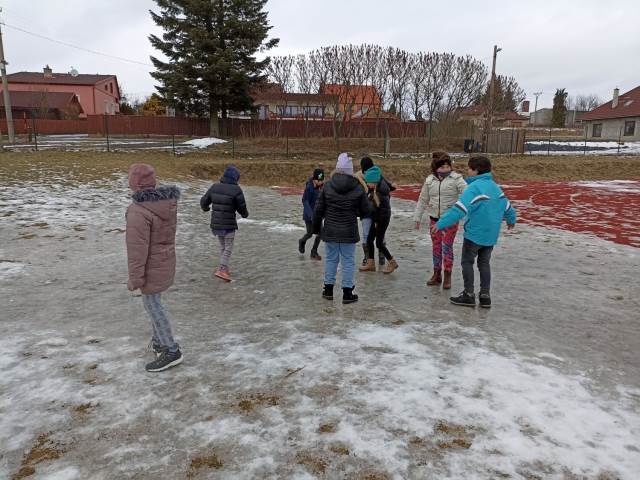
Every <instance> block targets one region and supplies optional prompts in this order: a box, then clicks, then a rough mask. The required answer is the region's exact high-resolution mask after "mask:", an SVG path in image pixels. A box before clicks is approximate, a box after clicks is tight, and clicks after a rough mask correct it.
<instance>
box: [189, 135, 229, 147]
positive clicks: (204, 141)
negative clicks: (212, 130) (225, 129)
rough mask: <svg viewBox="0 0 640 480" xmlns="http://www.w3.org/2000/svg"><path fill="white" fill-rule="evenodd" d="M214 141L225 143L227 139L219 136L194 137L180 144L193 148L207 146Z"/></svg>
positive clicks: (214, 142)
mask: <svg viewBox="0 0 640 480" xmlns="http://www.w3.org/2000/svg"><path fill="white" fill-rule="evenodd" d="M216 143H227V141H226V140H222V139H221V138H215V137H205V138H194V139H193V140H189V141H187V142H184V143H183V144H182V145H188V146H190V147H194V148H207V147H209V146H211V145H215V144H216Z"/></svg>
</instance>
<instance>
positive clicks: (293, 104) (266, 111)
mask: <svg viewBox="0 0 640 480" xmlns="http://www.w3.org/2000/svg"><path fill="white" fill-rule="evenodd" d="M252 97H253V105H254V107H256V109H257V111H258V118H259V119H260V120H270V119H283V120H296V119H308V120H322V119H329V118H333V112H334V105H335V103H336V99H335V98H334V97H333V96H332V95H325V94H320V93H290V92H285V91H284V89H283V88H282V86H281V85H278V84H275V83H267V84H264V85H261V86H260V87H258V88H256V89H255V90H254V92H253V93H252Z"/></svg>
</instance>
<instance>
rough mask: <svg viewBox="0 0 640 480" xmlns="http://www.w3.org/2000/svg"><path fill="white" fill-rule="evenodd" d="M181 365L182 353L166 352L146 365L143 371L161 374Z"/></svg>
mask: <svg viewBox="0 0 640 480" xmlns="http://www.w3.org/2000/svg"><path fill="white" fill-rule="evenodd" d="M181 363H182V353H181V352H180V350H178V351H176V352H170V351H168V350H166V351H164V352H162V353H161V354H160V356H159V357H158V358H156V359H155V360H154V361H153V362H151V363H147V365H146V366H145V369H146V370H147V372H162V371H163V370H167V369H168V368H171V367H175V366H176V365H180V364H181Z"/></svg>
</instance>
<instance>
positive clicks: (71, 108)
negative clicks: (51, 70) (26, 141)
mask: <svg viewBox="0 0 640 480" xmlns="http://www.w3.org/2000/svg"><path fill="white" fill-rule="evenodd" d="M9 98H10V101H11V113H13V118H14V119H15V120H18V119H20V118H25V119H26V118H34V117H35V118H45V119H53V120H62V119H69V118H78V117H80V116H81V115H82V114H83V113H84V111H83V110H82V105H81V104H80V101H79V100H78V97H77V96H76V94H75V93H71V92H67V93H63V92H46V91H43V92H12V91H9ZM0 114H1V116H2V117H3V118H4V117H6V112H5V104H4V95H0Z"/></svg>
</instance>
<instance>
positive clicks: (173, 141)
mask: <svg viewBox="0 0 640 480" xmlns="http://www.w3.org/2000/svg"><path fill="white" fill-rule="evenodd" d="M171 148H172V149H173V154H174V155H175V154H176V134H175V133H172V134H171Z"/></svg>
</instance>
